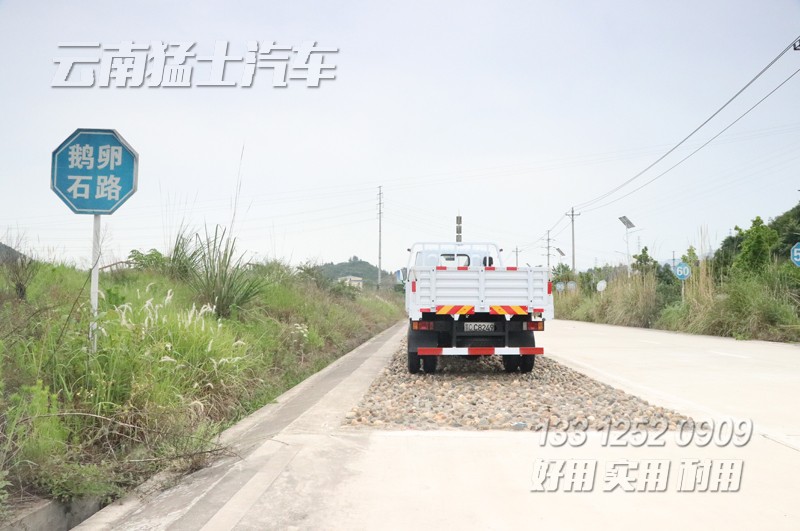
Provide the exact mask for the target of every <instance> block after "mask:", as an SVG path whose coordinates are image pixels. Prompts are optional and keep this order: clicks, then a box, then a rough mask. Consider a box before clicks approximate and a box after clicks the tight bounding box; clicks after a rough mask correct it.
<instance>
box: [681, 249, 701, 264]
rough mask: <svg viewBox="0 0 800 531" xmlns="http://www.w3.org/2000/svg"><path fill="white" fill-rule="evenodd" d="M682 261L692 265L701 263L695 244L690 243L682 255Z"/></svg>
mask: <svg viewBox="0 0 800 531" xmlns="http://www.w3.org/2000/svg"><path fill="white" fill-rule="evenodd" d="M681 261H682V262H685V263H687V264H689V265H690V266H692V267H695V266H697V265H699V264H700V259H699V258H698V257H697V250H696V249H695V248H694V245H690V246H689V248H688V249H686V254H685V255H683V256H681Z"/></svg>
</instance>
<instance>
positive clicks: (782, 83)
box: [584, 69, 800, 212]
mask: <svg viewBox="0 0 800 531" xmlns="http://www.w3.org/2000/svg"><path fill="white" fill-rule="evenodd" d="M798 73H800V69H797V70H795V71H794V72H793V73H792V74H791V75H790V76H789V77H787V78H786V79H784V80H783V81H782V82H781V84H780V85H778V86H777V87H775V88H774V89H772V90H771V91H770V92H769V93H767V95H766V96H764V97H763V98H761V99H760V100H758V101H757V102H756V103H755V105H753V106H752V107H750V108H749V109H747V110H746V111H745V112H744V113H742V114H741V115H740V116H739V117H738V118H736V119H735V120H734V121H732V122H731V123H729V124H728V125H727V126H725V128H724V129H722V130H721V131H720V132H719V133H717V134H716V135H714V136H712V137H711V138H710V139H708V141H707V142H705V143H703V144H702V145H700V147H698V148H697V149H695V150H694V151H692V152H691V153H689V154H688V155H686V156H685V157H683V158H682V159H681V160H679V161H678V162H676V163H675V164H673V165H672V166H670V167H669V168H667V169H666V170H664V171H663V172H661V173H659V174H658V175H656V176H655V177H653V178H652V179H650V180H649V181H647V182H645V183H644V184H643V185H641V186H639V187H638V188H634V189H633V190H631V191H630V192H628V193H627V194H625V195H621V196H619V197H617V198H616V199H612V200H611V201H608V202H607V203H603V204H602V205H598V206H596V207H594V208H590V209H588V210H584V212H593V211H595V210H598V209H601V208H603V207H606V206H608V205H611V204H613V203H616V202H617V201H619V200H620V199H624V198H626V197H628V196H629V195H631V194H633V193H636V192H638V191H639V190H641V189H642V188H644V187H645V186H647V185H648V184H650V183H652V182H654V181H655V180H657V179H660V178H661V177H663V176H664V175H666V174H668V173H669V172H671V171H672V170H674V169H675V168H677V167H678V166H680V165H681V164H683V163H684V162H685V161H687V160H688V159H690V158H691V157H693V156H694V155H695V154H696V153H697V152H698V151H700V150H701V149H703V148H704V147H706V146H707V145H709V144H710V143H711V142H713V141H714V140H716V139H717V138H718V137H719V136H720V135H721V134H723V133H724V132H725V131H727V130H728V129H730V128H731V127H733V126H734V125H735V124H736V123H737V122H738V121H739V120H741V119H742V118H744V117H745V116H747V115H748V114H750V111H752V110H753V109H755V108H756V107H758V106H759V105H761V104H762V103H763V102H764V100H766V99H767V98H769V97H770V96H772V95H773V94H774V93H775V92H777V90H778V89H779V88H781V87H782V86H784V85H785V84H786V83H788V82H789V80H791V79H792V78H793V77H794V76H796V75H797V74H798Z"/></svg>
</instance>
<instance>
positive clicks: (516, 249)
mask: <svg viewBox="0 0 800 531" xmlns="http://www.w3.org/2000/svg"><path fill="white" fill-rule="evenodd" d="M519 253H520V250H519V247H514V254H515V255H517V256H516V258H515V259H514V265H515V266H517V267H519ZM548 260H549V258H548Z"/></svg>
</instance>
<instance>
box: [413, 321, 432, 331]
mask: <svg viewBox="0 0 800 531" xmlns="http://www.w3.org/2000/svg"><path fill="white" fill-rule="evenodd" d="M411 329H412V330H433V321H411Z"/></svg>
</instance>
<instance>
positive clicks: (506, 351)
mask: <svg viewBox="0 0 800 531" xmlns="http://www.w3.org/2000/svg"><path fill="white" fill-rule="evenodd" d="M417 354H419V355H420V356H501V355H502V356H537V355H539V354H544V349H543V348H541V347H450V348H438V347H419V349H418V352H417Z"/></svg>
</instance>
